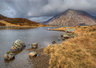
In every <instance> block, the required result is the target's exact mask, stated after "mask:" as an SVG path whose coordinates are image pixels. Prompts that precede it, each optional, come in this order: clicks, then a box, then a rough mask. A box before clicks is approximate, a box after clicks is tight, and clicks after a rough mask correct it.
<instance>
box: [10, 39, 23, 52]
mask: <svg viewBox="0 0 96 68" xmlns="http://www.w3.org/2000/svg"><path fill="white" fill-rule="evenodd" d="M24 47H25V43H24V42H22V41H21V40H16V41H15V42H14V43H13V45H12V47H11V48H10V51H12V52H18V51H21V50H23V49H24Z"/></svg>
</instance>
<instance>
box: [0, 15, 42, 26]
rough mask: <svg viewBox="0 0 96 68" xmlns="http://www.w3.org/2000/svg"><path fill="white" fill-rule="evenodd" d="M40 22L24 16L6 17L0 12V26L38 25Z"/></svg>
mask: <svg viewBox="0 0 96 68" xmlns="http://www.w3.org/2000/svg"><path fill="white" fill-rule="evenodd" d="M40 25H41V24H39V23H37V22H34V21H31V20H28V19H25V18H8V17H5V16H3V15H1V14H0V26H40Z"/></svg>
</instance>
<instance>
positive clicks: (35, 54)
mask: <svg viewBox="0 0 96 68" xmlns="http://www.w3.org/2000/svg"><path fill="white" fill-rule="evenodd" d="M36 56H37V52H35V51H33V52H30V53H29V58H33V57H36Z"/></svg>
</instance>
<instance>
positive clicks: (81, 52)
mask: <svg viewBox="0 0 96 68" xmlns="http://www.w3.org/2000/svg"><path fill="white" fill-rule="evenodd" d="M70 28H74V29H75V31H74V33H75V34H77V35H78V37H75V38H71V39H69V40H67V41H65V42H62V43H61V44H58V45H57V44H54V45H52V46H48V47H47V48H45V49H44V52H45V53H47V54H50V56H51V58H50V61H49V68H96V26H82V27H70ZM57 30H58V29H57ZM59 30H65V28H59Z"/></svg>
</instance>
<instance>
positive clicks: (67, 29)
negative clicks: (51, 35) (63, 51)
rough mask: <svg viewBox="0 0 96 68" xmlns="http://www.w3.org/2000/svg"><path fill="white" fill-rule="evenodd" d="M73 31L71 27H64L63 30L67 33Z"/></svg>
mask: <svg viewBox="0 0 96 68" xmlns="http://www.w3.org/2000/svg"><path fill="white" fill-rule="evenodd" d="M73 31H75V30H74V29H72V28H66V30H65V32H67V33H71V32H73Z"/></svg>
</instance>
